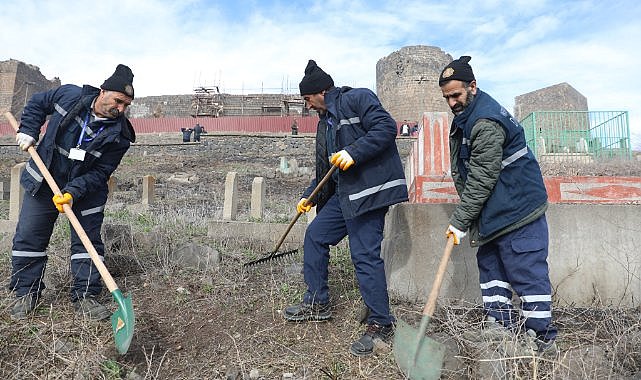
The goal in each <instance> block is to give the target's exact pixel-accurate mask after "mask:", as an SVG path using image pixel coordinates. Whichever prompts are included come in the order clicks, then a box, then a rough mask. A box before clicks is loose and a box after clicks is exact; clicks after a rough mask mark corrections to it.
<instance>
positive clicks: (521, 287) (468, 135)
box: [439, 56, 557, 356]
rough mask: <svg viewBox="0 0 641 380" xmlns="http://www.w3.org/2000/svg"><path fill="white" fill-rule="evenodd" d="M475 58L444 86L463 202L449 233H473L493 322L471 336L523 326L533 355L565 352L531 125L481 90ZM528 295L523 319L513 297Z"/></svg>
mask: <svg viewBox="0 0 641 380" xmlns="http://www.w3.org/2000/svg"><path fill="white" fill-rule="evenodd" d="M470 60H471V57H469V56H462V57H461V58H459V59H457V60H454V61H452V62H451V63H449V64H448V65H447V66H446V67H445V68H444V69H443V71H442V72H441V75H440V77H439V86H440V87H441V91H442V93H443V97H444V98H445V100H446V101H447V104H448V105H449V106H450V109H451V110H452V112H453V113H454V115H455V117H454V119H453V120H452V125H451V128H450V161H451V168H452V178H453V179H454V184H455V186H456V190H457V191H458V194H459V196H460V198H461V201H460V202H459V203H458V205H457V206H456V209H455V210H454V213H453V214H452V216H451V217H450V220H449V226H448V227H447V229H446V232H445V235H446V236H448V237H449V236H453V237H454V243H455V244H460V242H461V239H463V237H465V236H466V235H467V233H468V232H467V231H469V235H470V245H471V246H473V247H479V248H478V252H477V255H476V258H477V263H478V267H479V279H480V286H481V295H482V298H483V308H484V310H485V314H486V318H485V320H484V322H483V329H482V331H481V333H478V332H472V333H471V334H470V337H474V338H476V339H478V338H481V339H484V340H488V339H489V340H496V341H499V342H510V341H512V340H513V339H512V336H511V334H512V333H519V332H520V331H519V329H520V326H524V327H523V332H524V334H523V335H524V338H525V343H526V346H525V347H526V349H528V350H532V351H533V352H532V351H530V352H527V353H525V354H528V355H529V354H531V353H535V354H544V355H546V356H553V355H556V354H557V347H556V344H555V339H556V336H557V329H556V327H555V326H554V325H553V324H552V287H551V284H550V278H549V274H548V272H549V271H548V263H547V256H548V244H549V241H548V225H547V221H546V218H545V212H546V210H547V193H546V190H545V185H544V183H543V176H542V175H541V170H540V168H539V164H538V163H537V161H536V159H535V157H534V155H533V154H532V151H531V150H530V149H529V147H528V146H527V144H526V141H525V133H524V132H523V127H521V125H520V124H519V123H518V122H517V121H516V120H515V119H514V117H512V115H510V114H509V113H508V112H507V110H505V108H503V107H501V105H500V104H499V103H498V102H496V101H495V100H494V99H493V98H492V97H491V96H489V95H488V94H486V93H485V92H483V91H481V90H480V89H479V88H478V87H477V86H476V79H475V77H474V73H473V72H472V67H471V66H470V64H469V62H470ZM513 292H516V294H517V295H518V296H519V297H520V298H521V312H520V316H517V315H515V314H516V313H515V311H514V310H513V308H512V293H513Z"/></svg>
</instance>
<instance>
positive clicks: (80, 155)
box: [69, 148, 86, 161]
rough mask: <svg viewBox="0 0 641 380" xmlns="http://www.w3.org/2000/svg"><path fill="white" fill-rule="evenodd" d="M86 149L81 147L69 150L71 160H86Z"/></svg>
mask: <svg viewBox="0 0 641 380" xmlns="http://www.w3.org/2000/svg"><path fill="white" fill-rule="evenodd" d="M85 153H86V152H85V151H84V150H82V149H79V148H71V150H69V159H70V160H76V161H84V160H85Z"/></svg>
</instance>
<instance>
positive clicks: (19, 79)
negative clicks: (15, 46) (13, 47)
mask: <svg viewBox="0 0 641 380" xmlns="http://www.w3.org/2000/svg"><path fill="white" fill-rule="evenodd" d="M57 86H60V79H59V78H54V79H52V80H49V79H47V78H45V76H44V75H42V73H41V72H40V68H38V67H37V66H33V65H28V64H26V63H24V62H21V61H18V60H15V59H10V60H8V61H0V115H2V114H4V113H5V112H7V111H10V112H11V113H12V114H13V115H14V116H15V117H16V118H17V119H18V120H20V116H21V115H22V109H23V108H24V106H25V104H27V101H28V100H29V98H30V97H31V95H33V94H34V93H36V92H41V91H46V90H49V89H51V88H54V87H57Z"/></svg>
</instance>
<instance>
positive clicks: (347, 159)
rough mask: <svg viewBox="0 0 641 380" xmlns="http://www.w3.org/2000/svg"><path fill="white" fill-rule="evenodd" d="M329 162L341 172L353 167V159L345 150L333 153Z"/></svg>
mask: <svg viewBox="0 0 641 380" xmlns="http://www.w3.org/2000/svg"><path fill="white" fill-rule="evenodd" d="M329 162H331V163H332V165H334V166H338V167H339V168H341V170H347V169H349V167H350V166H352V165H354V159H353V158H352V156H350V155H349V153H347V151H346V150H345V149H343V150H341V151H340V152H336V153H334V154H333V155H332V158H330V159H329Z"/></svg>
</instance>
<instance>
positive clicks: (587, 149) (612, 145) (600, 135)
mask: <svg viewBox="0 0 641 380" xmlns="http://www.w3.org/2000/svg"><path fill="white" fill-rule="evenodd" d="M521 125H522V126H523V128H524V130H525V138H526V140H527V144H528V146H529V147H530V149H532V151H533V152H534V154H535V155H536V157H537V159H538V160H539V161H547V160H553V161H567V160H580V161H584V162H593V161H599V160H605V159H615V160H629V159H631V158H632V147H631V144H630V128H629V122H628V112H627V111H537V112H532V113H531V114H529V115H528V116H527V117H525V118H524V119H523V120H521Z"/></svg>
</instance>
